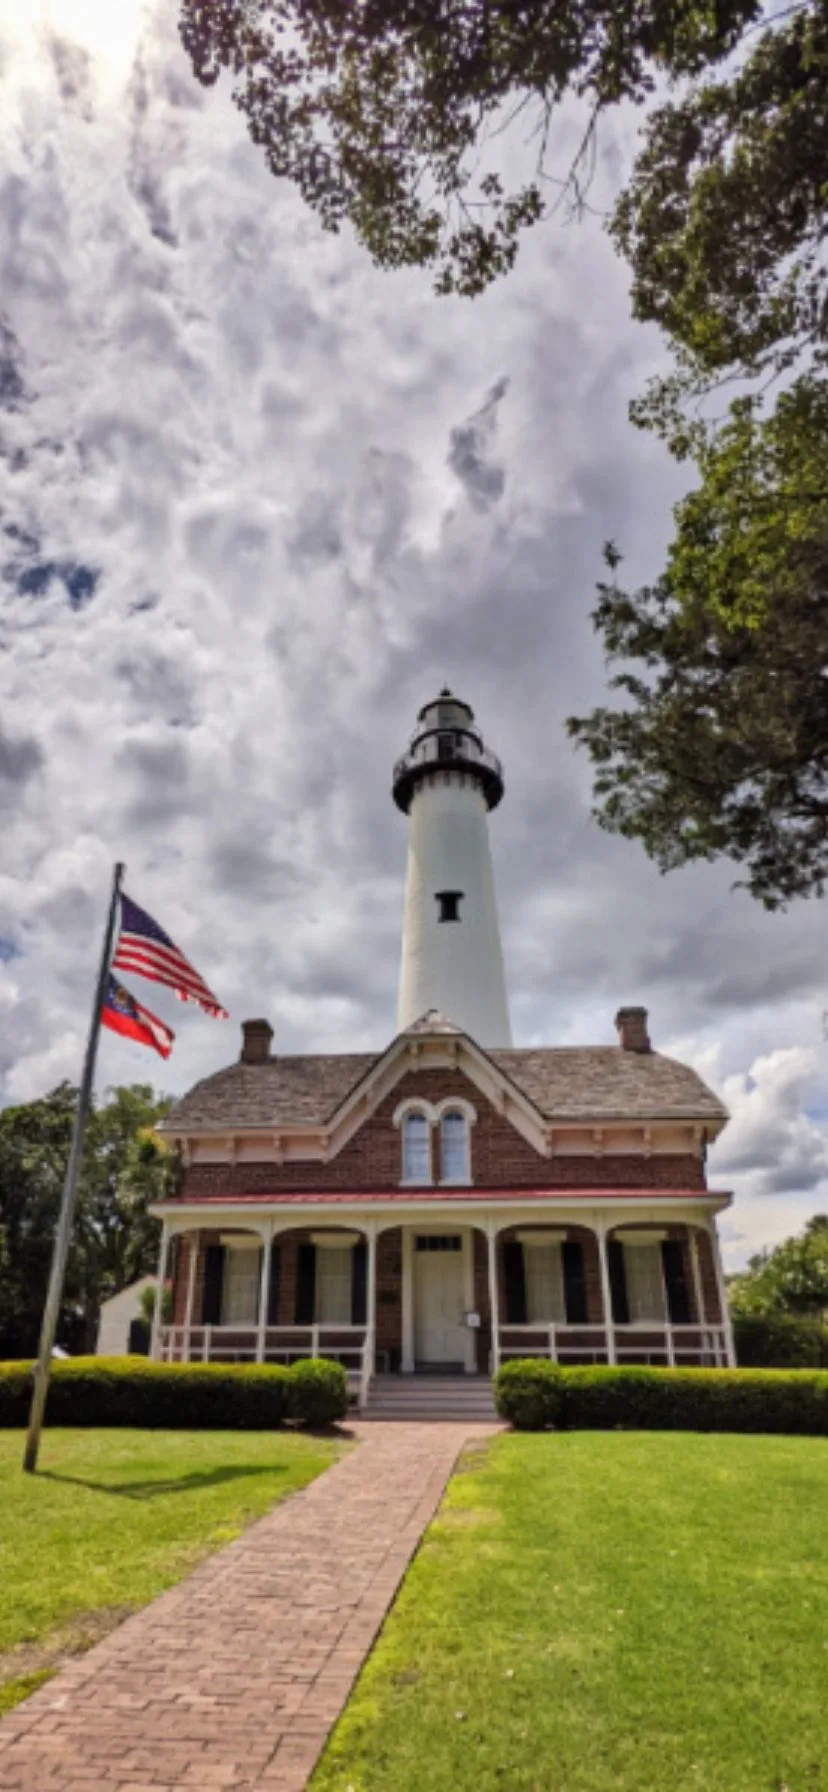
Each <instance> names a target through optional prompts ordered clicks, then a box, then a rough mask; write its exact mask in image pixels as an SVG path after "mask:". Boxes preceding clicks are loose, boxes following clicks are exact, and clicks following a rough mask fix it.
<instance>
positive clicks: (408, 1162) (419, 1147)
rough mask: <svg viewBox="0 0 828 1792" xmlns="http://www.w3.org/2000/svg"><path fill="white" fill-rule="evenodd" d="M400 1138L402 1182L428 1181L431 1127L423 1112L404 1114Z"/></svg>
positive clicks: (429, 1174)
mask: <svg viewBox="0 0 828 1792" xmlns="http://www.w3.org/2000/svg"><path fill="white" fill-rule="evenodd" d="M402 1138H403V1150H402V1159H403V1161H402V1173H403V1182H430V1181H431V1128H430V1126H429V1123H428V1120H427V1119H426V1116H425V1114H406V1116H405V1119H404V1120H403V1128H402Z"/></svg>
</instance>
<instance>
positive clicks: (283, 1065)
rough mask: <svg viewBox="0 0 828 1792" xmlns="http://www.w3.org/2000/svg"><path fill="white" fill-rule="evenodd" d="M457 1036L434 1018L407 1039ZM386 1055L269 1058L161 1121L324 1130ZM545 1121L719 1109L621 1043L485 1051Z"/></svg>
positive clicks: (682, 1078) (687, 1079) (683, 1069)
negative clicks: (427, 1034) (323, 1127)
mask: <svg viewBox="0 0 828 1792" xmlns="http://www.w3.org/2000/svg"><path fill="white" fill-rule="evenodd" d="M426 1031H428V1032H430V1033H432V1034H434V1033H456V1034H458V1035H459V1033H460V1029H459V1028H457V1027H455V1026H454V1025H453V1024H452V1023H451V1022H448V1021H444V1020H443V1018H442V1016H435V1017H433V1020H432V1022H431V1025H429V1026H424V1025H423V1023H422V1022H418V1023H417V1024H416V1025H415V1026H414V1027H412V1028H410V1029H409V1032H411V1033H416V1034H419V1035H421V1036H422V1034H423V1033H425V1032H426ZM385 1055H386V1054H385V1052H376V1053H374V1052H370V1053H368V1052H342V1053H336V1054H333V1053H331V1054H314V1055H313V1056H298V1057H272V1058H269V1059H267V1061H266V1062H265V1063H263V1064H244V1063H237V1064H231V1065H230V1066H229V1068H228V1069H226V1070H219V1071H217V1072H216V1073H215V1075H213V1076H209V1077H205V1078H204V1079H203V1080H202V1081H201V1082H200V1083H196V1084H195V1086H194V1088H192V1089H191V1090H190V1091H189V1093H188V1094H186V1095H185V1096H183V1097H182V1099H181V1101H179V1102H178V1103H177V1104H176V1106H175V1108H174V1109H173V1110H172V1112H171V1114H170V1115H169V1119H168V1121H167V1123H166V1125H167V1126H168V1128H169V1130H170V1131H172V1132H183V1131H187V1130H189V1128H192V1129H193V1130H194V1131H199V1130H202V1129H206V1128H218V1129H221V1128H225V1127H247V1126H261V1127H279V1126H288V1125H297V1124H299V1125H303V1124H304V1125H309V1126H313V1125H317V1126H319V1125H323V1124H325V1123H326V1122H327V1121H330V1120H331V1119H332V1118H333V1116H334V1114H335V1113H336V1112H337V1109H338V1108H340V1107H341V1106H342V1104H343V1102H344V1101H345V1100H346V1099H347V1097H348V1096H349V1095H350V1094H351V1092H352V1091H353V1090H354V1089H355V1088H356V1087H357V1085H358V1084H359V1083H361V1082H362V1081H363V1079H364V1078H365V1077H366V1076H367V1075H368V1073H369V1072H370V1071H371V1070H373V1069H374V1067H375V1066H376V1065H378V1064H379V1063H380V1061H381V1059H382V1058H384V1057H385ZM485 1055H486V1056H487V1057H488V1058H489V1060H490V1061H491V1062H492V1063H493V1064H494V1065H495V1066H496V1067H497V1069H498V1070H500V1071H501V1073H502V1074H503V1075H504V1076H505V1077H506V1078H508V1080H509V1081H510V1082H511V1083H512V1084H513V1085H514V1086H515V1087H516V1088H517V1089H519V1090H520V1091H521V1092H522V1093H523V1094H524V1095H525V1096H526V1097H527V1098H528V1100H529V1101H530V1102H531V1103H532V1104H533V1106H534V1107H535V1108H536V1109H537V1111H538V1113H539V1114H541V1115H542V1116H543V1118H544V1119H545V1120H550V1121H554V1120H563V1121H565V1120H568V1121H576V1120H584V1121H592V1122H600V1121H601V1120H610V1119H615V1118H619V1119H621V1118H623V1119H632V1120H636V1119H638V1120H658V1119H662V1120H666V1119H692V1120H696V1119H698V1120H705V1119H709V1120H720V1121H721V1120H723V1119H726V1117H727V1112H726V1109H725V1108H724V1107H723V1106H722V1104H721V1102H720V1101H718V1100H717V1098H716V1096H715V1095H714V1094H713V1093H712V1091H711V1090H710V1089H708V1088H707V1085H706V1084H705V1083H703V1082H702V1080H701V1077H699V1076H697V1075H696V1072H695V1071H694V1070H690V1069H689V1068H688V1066H687V1065H686V1064H679V1063H678V1062H677V1061H676V1060H675V1059H674V1058H665V1057H663V1056H662V1055H661V1053H660V1052H631V1051H623V1050H622V1049H621V1047H620V1046H605V1045H596V1046H574V1047H570V1046H548V1047H542V1048H530V1049H528V1050H510V1051H490V1052H487V1053H486V1054H485Z"/></svg>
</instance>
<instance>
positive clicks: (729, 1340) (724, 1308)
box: [707, 1225, 736, 1369]
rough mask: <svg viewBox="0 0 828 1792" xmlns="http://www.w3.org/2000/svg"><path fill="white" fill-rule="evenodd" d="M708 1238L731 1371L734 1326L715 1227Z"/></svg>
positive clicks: (734, 1360) (711, 1228)
mask: <svg viewBox="0 0 828 1792" xmlns="http://www.w3.org/2000/svg"><path fill="white" fill-rule="evenodd" d="M707 1236H708V1238H709V1239H710V1249H711V1251H712V1253H713V1269H714V1272H715V1276H716V1292H717V1294H718V1296H719V1308H720V1311H721V1315H722V1325H723V1327H724V1335H725V1352H726V1355H727V1366H728V1368H729V1369H735V1367H736V1346H735V1344H734V1342H733V1326H732V1324H731V1320H730V1308H729V1306H728V1304H727V1289H726V1287H725V1279H724V1270H723V1268H722V1253H721V1251H720V1250H719V1234H718V1232H717V1231H716V1227H715V1225H713V1226H709V1227H708V1231H707Z"/></svg>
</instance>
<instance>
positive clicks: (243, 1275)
mask: <svg viewBox="0 0 828 1792" xmlns="http://www.w3.org/2000/svg"><path fill="white" fill-rule="evenodd" d="M261 1259H262V1253H261V1247H260V1246H258V1245H256V1246H254V1247H253V1248H252V1249H247V1248H244V1247H233V1248H232V1249H230V1250H228V1252H227V1255H226V1257H225V1270H224V1285H223V1288H222V1296H221V1323H222V1325H255V1324H256V1321H257V1319H258V1316H259V1281H260V1275H261Z"/></svg>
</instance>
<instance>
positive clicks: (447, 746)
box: [391, 691, 504, 815]
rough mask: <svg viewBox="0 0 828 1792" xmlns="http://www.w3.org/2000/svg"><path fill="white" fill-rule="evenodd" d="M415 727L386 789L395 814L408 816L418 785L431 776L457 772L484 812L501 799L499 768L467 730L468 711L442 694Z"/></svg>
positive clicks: (470, 717) (470, 729)
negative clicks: (468, 781)
mask: <svg viewBox="0 0 828 1792" xmlns="http://www.w3.org/2000/svg"><path fill="white" fill-rule="evenodd" d="M419 722H420V726H419V727H418V728H416V729H415V731H414V734H413V736H412V739H411V745H410V747H409V749H408V752H407V753H404V754H403V756H402V758H401V759H398V760H397V763H396V765H395V767H394V777H393V782H392V786H391V788H392V791H393V796H394V801H395V803H396V805H397V808H398V809H402V811H403V814H404V815H407V814H408V811H409V809H410V807H411V799H412V797H413V795H414V792H415V790H416V788H417V785H418V784H421V783H423V782H424V780H425V779H427V778H430V777H433V775H434V773H435V772H462V773H464V774H465V775H466V777H469V778H472V779H473V780H474V781H475V782H476V783H477V784H479V786H480V789H481V790H482V792H483V795H484V797H485V799H486V806H487V808H489V809H496V808H497V805H498V803H499V802H500V799H501V797H502V795H503V788H504V786H503V767H502V765H501V763H500V760H499V759H498V757H497V755H496V753H492V752H490V751H489V748H488V747H484V745H483V740H482V736H481V735H480V734H478V732H477V729H476V728H474V727H473V726H472V723H473V722H474V712H473V710H471V709H470V708H469V705H468V704H467V703H463V702H462V701H461V700H460V699H459V698H457V697H453V696H452V695H451V692H450V691H441V692H440V696H439V697H438V698H437V700H436V702H434V703H427V704H426V705H425V708H424V709H421V711H420V717H419Z"/></svg>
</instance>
